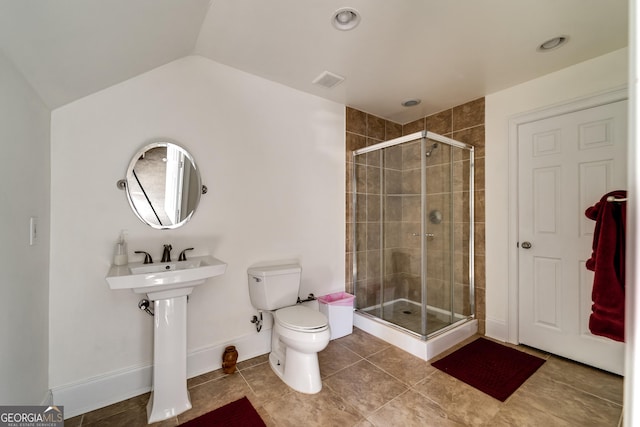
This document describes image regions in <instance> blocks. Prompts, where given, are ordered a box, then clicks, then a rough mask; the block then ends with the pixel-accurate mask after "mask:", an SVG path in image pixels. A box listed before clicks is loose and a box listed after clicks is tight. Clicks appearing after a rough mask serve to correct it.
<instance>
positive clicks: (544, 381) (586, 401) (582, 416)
mask: <svg viewBox="0 0 640 427" xmlns="http://www.w3.org/2000/svg"><path fill="white" fill-rule="evenodd" d="M512 399H513V400H516V399H521V400H522V401H523V402H522V404H525V405H528V406H530V407H532V408H535V409H538V410H540V411H546V412H547V413H549V414H552V415H554V416H556V417H558V418H561V419H563V420H566V421H567V422H569V424H571V425H576V426H615V425H617V423H618V420H619V419H620V415H621V413H622V407H621V406H620V405H617V404H615V403H612V402H609V401H607V400H603V399H600V398H598V397H596V396H594V395H592V394H589V393H586V392H584V391H582V390H578V389H576V388H573V387H571V386H568V385H566V384H563V383H560V382H557V381H555V380H553V379H550V378H549V377H548V376H545V375H533V376H532V377H531V378H529V379H528V380H527V381H526V382H525V383H524V384H523V385H522V387H520V389H519V390H518V391H517V392H516V393H514V395H513V396H512Z"/></svg>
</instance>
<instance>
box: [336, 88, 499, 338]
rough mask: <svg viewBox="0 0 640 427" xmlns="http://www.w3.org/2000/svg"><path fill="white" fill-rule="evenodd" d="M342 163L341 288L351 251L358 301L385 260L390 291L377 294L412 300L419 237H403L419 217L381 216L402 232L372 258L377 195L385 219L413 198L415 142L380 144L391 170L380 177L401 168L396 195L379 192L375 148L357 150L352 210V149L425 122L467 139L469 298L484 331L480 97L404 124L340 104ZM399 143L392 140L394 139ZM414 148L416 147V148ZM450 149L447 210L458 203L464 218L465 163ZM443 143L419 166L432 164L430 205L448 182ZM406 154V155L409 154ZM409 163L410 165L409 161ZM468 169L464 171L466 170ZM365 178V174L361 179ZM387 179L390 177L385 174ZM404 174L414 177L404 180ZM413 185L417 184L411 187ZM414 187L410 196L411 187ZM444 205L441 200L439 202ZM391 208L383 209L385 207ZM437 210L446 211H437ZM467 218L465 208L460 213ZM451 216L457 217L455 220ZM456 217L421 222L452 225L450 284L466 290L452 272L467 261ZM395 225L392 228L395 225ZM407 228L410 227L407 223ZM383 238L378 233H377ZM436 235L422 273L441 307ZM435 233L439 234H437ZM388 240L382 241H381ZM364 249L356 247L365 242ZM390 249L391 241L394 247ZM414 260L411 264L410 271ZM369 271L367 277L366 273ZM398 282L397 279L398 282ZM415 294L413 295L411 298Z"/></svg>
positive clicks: (369, 298)
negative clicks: (471, 155)
mask: <svg viewBox="0 0 640 427" xmlns="http://www.w3.org/2000/svg"><path fill="white" fill-rule="evenodd" d="M346 116H347V117H346V168H347V173H346V177H347V183H346V188H347V193H346V205H347V213H346V230H347V236H346V248H345V253H346V272H345V275H346V284H347V285H346V289H347V292H352V293H353V292H354V283H353V271H352V268H353V257H354V256H358V266H359V270H360V271H358V277H357V280H358V286H359V289H360V292H358V294H357V298H358V301H357V305H358V306H362V307H364V306H370V305H373V304H375V303H377V302H379V300H380V297H381V296H380V295H379V289H380V286H379V272H380V271H379V269H380V266H381V265H382V262H385V263H386V267H387V268H386V271H389V272H391V273H390V274H389V275H388V276H387V277H385V279H384V280H385V281H387V282H391V283H387V286H385V289H389V292H394V293H395V294H394V295H385V299H389V298H399V297H403V298H408V299H411V300H416V299H417V298H418V295H419V289H420V287H419V280H417V279H416V278H417V273H419V261H417V260H418V259H419V256H420V254H419V239H415V240H416V241H417V242H418V244H417V245H416V242H414V241H411V238H410V237H407V236H411V234H412V230H415V229H416V227H417V230H418V231H419V219H417V221H416V219H415V218H413V219H412V218H402V219H399V220H398V221H391V223H387V224H385V229H389V230H390V231H391V232H395V233H396V235H400V236H402V237H401V238H400V239H396V240H399V241H396V242H393V240H392V242H391V244H392V245H397V247H401V248H402V250H385V255H384V256H385V259H384V260H381V259H380V251H379V243H378V242H379V241H380V239H379V238H380V220H381V209H380V206H381V203H382V204H384V205H385V209H387V212H388V214H387V217H389V216H390V217H391V218H392V219H393V215H392V212H393V205H394V204H397V203H413V202H415V200H418V203H419V168H418V169H416V168H415V166H416V165H415V164H414V163H415V161H417V162H418V163H417V164H418V165H419V144H407V145H405V146H404V147H402V153H399V152H398V153H396V154H393V152H388V153H387V154H386V156H387V158H386V159H385V165H386V166H387V167H390V168H391V169H393V170H391V171H390V170H386V171H385V177H387V176H390V177H393V175H394V174H405V175H404V179H403V180H402V181H404V184H403V187H404V188H399V189H398V194H402V197H396V198H395V199H394V197H393V196H391V197H387V200H381V195H380V188H379V187H380V185H379V173H380V171H381V169H380V167H381V158H380V155H379V154H378V153H376V154H374V153H371V154H370V155H367V156H361V157H360V158H359V160H358V164H357V167H356V173H357V174H358V182H359V183H360V184H359V185H360V186H362V187H359V188H358V191H356V196H357V197H358V206H359V207H365V208H362V209H359V211H358V212H354V209H353V206H352V205H353V203H352V200H353V188H352V176H351V174H352V171H353V168H352V161H353V156H352V152H353V151H354V150H357V149H359V148H363V147H366V146H370V145H373V144H376V143H378V142H381V141H386V140H389V139H393V138H397V137H399V136H402V135H408V134H411V133H414V132H419V131H423V130H428V131H431V132H434V133H437V134H440V135H443V136H447V137H449V138H452V139H455V140H458V141H461V142H465V143H467V144H471V145H473V146H474V147H475V179H474V186H475V188H474V190H475V191H474V202H475V211H474V216H475V218H474V221H475V222H474V225H475V230H474V244H475V247H474V249H475V256H474V261H475V263H474V266H475V275H474V277H475V305H476V318H477V319H478V320H479V330H480V333H483V334H484V331H485V289H486V285H485V251H484V246H485V245H484V241H485V240H484V238H485V236H484V235H485V233H484V230H485V227H484V218H485V216H484V200H485V197H484V98H480V99H477V100H474V101H471V102H468V103H466V104H463V105H460V106H457V107H454V108H451V109H449V110H445V111H442V112H439V113H436V114H433V115H431V116H428V117H424V118H421V119H419V120H416V121H414V122H411V123H407V124H405V125H400V124H397V123H394V122H391V121H388V120H384V119H381V118H379V117H376V116H373V115H370V114H367V113H364V112H362V111H358V110H355V109H353V108H349V107H347V110H346ZM399 148H400V147H399ZM416 151H417V152H418V155H417V156H416ZM457 151H459V150H454V159H453V160H454V162H453V164H454V182H453V189H452V190H453V195H454V207H453V209H454V210H455V211H458V210H460V212H461V214H460V215H457V214H456V215H455V217H456V218H461V221H464V218H465V215H463V213H464V212H465V208H466V209H467V211H468V200H469V196H468V191H467V192H465V191H463V188H462V179H464V178H465V171H466V170H468V157H467V158H466V159H465V158H464V157H462V156H461V155H460V153H457V154H456V152H457ZM449 156H450V152H449V147H446V146H444V145H442V144H439V146H438V148H437V149H436V150H434V152H433V154H432V156H431V157H430V158H429V159H428V162H427V167H428V168H433V169H432V170H431V171H429V172H428V173H429V176H430V177H432V178H431V180H430V183H429V184H428V185H427V197H428V206H432V207H434V206H435V207H437V206H438V203H440V204H441V205H442V206H448V205H449V203H448V202H449V200H448V199H447V200H445V199H446V198H447V197H450V196H446V194H447V193H448V192H449V189H445V188H443V187H442V186H443V185H448V184H446V183H448V182H449V171H448V167H449V166H448V165H449V159H450V157H449ZM394 157H395V158H403V159H405V161H404V162H402V165H400V164H399V163H398V164H396V163H395V162H394V161H393V158H394ZM412 159H413V160H414V161H413V162H412ZM412 164H413V166H412ZM407 174H408V175H415V176H416V179H417V180H414V179H413V178H412V177H411V176H407ZM434 176H443V177H446V178H444V179H442V180H439V179H437V178H435V179H434V178H433V177H434ZM467 177H468V175H467ZM367 178H368V179H367ZM407 178H409V179H407ZM389 179H392V178H389ZM412 182H414V183H416V182H417V184H416V185H413V184H411V183H412ZM390 184H391V185H393V183H392V182H387V183H386V185H390ZM413 187H417V188H413ZM413 193H415V194H416V197H415V200H414V198H413V197H412V196H411V194H413ZM443 209H446V208H443ZM389 212H391V215H390V214H389ZM443 213H444V214H445V215H443V216H444V217H445V218H446V217H448V215H446V211H443ZM354 215H357V216H358V217H357V219H358V221H357V227H364V229H362V230H358V231H359V232H358V233H357V235H358V236H361V237H360V240H362V241H359V242H357V252H356V253H355V254H354V252H353V241H352V239H353V226H354V225H353V216H354ZM466 217H467V218H466V220H467V221H468V216H466ZM456 221H457V220H456ZM457 225H460V224H455V223H454V224H448V223H446V221H443V222H442V224H439V225H434V224H429V223H428V224H427V232H428V233H429V232H434V233H436V234H437V233H449V230H450V229H449V228H448V227H451V226H453V227H454V230H457V231H454V235H455V239H454V241H455V242H459V243H460V244H458V245H455V246H454V252H456V254H455V266H454V268H455V270H456V275H455V279H456V280H455V282H456V283H455V285H454V286H456V288H457V289H456V291H457V292H465V293H467V294H468V289H469V287H468V283H466V282H468V280H466V279H465V278H464V277H463V276H464V275H463V274H460V273H461V272H463V271H464V270H465V267H466V266H467V265H468V256H467V255H466V254H467V253H468V252H466V250H468V247H466V246H464V245H463V244H462V242H466V241H467V240H468V236H467V235H466V234H462V232H460V231H459V230H462V229H465V228H466V227H460V226H457ZM398 231H399V233H397V232H398ZM413 232H415V231H413ZM386 240H388V239H385V241H386ZM437 240H438V239H434V241H433V243H432V244H431V245H430V257H429V259H428V260H427V262H428V264H427V270H428V271H429V272H430V276H431V277H427V280H428V286H427V288H428V289H427V292H428V295H427V298H428V300H429V301H430V305H436V306H440V307H442V308H444V309H448V308H449V305H450V302H449V301H448V299H447V298H445V297H444V295H448V294H449V289H448V288H447V287H448V286H449V285H448V281H445V280H443V279H444V277H445V276H446V274H447V271H446V269H447V268H450V267H447V266H448V265H450V264H448V263H447V262H442V260H443V257H444V256H445V254H446V253H447V252H448V251H449V248H448V247H442V245H440V246H438V244H437ZM440 241H442V240H440ZM387 246H389V244H387ZM365 248H366V250H363V249H365ZM396 249H397V248H396ZM416 266H418V267H417V268H418V269H417V271H416ZM372 278H373V279H372ZM400 282H401V283H402V284H400ZM363 287H364V289H367V292H362V289H363ZM418 300H419V299H418ZM455 308H456V311H458V312H460V311H463V312H468V310H469V307H464V306H463V307H455Z"/></svg>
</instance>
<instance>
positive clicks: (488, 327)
mask: <svg viewBox="0 0 640 427" xmlns="http://www.w3.org/2000/svg"><path fill="white" fill-rule="evenodd" d="M485 335H486V336H488V337H489V338H493V339H496V340H500V341H503V342H508V341H509V325H507V322H505V321H503V320H498V319H491V318H489V317H487V319H486V321H485Z"/></svg>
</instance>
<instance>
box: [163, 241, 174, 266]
mask: <svg viewBox="0 0 640 427" xmlns="http://www.w3.org/2000/svg"><path fill="white" fill-rule="evenodd" d="M171 249H173V248H172V247H171V245H164V251H162V261H161V262H171Z"/></svg>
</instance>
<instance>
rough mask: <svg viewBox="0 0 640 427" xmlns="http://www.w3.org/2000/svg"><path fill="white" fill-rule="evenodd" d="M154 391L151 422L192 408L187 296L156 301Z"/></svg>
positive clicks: (150, 413) (148, 416)
mask: <svg viewBox="0 0 640 427" xmlns="http://www.w3.org/2000/svg"><path fill="white" fill-rule="evenodd" d="M153 307H154V317H153V328H154V337H153V359H154V360H153V392H152V393H151V398H150V399H149V403H148V404H147V419H148V422H149V424H151V423H155V422H157V421H162V420H166V419H168V418H171V417H175V416H176V415H178V414H181V413H183V412H184V411H187V410H189V409H191V400H190V399H189V392H188V391H187V296H186V295H182V296H178V297H173V298H168V299H160V300H155V301H154V302H153Z"/></svg>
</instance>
